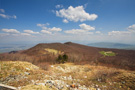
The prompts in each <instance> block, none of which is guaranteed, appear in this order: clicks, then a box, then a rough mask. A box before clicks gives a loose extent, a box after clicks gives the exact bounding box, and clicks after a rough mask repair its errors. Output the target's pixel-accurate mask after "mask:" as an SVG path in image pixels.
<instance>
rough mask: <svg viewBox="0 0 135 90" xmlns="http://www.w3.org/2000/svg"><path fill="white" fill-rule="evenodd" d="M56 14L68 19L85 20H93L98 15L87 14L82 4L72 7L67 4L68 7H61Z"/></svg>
mask: <svg viewBox="0 0 135 90" xmlns="http://www.w3.org/2000/svg"><path fill="white" fill-rule="evenodd" d="M56 16H58V17H62V18H65V19H67V20H69V21H74V22H78V21H81V22H83V21H87V20H95V19H96V18H97V17H98V15H96V14H89V13H87V12H86V11H85V10H84V7H83V6H78V7H75V8H74V7H72V6H69V7H68V9H61V10H59V11H56Z"/></svg>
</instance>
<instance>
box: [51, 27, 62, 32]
mask: <svg viewBox="0 0 135 90" xmlns="http://www.w3.org/2000/svg"><path fill="white" fill-rule="evenodd" d="M48 30H49V31H56V32H59V31H62V29H61V28H56V27H53V28H48Z"/></svg>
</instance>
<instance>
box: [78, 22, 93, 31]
mask: <svg viewBox="0 0 135 90" xmlns="http://www.w3.org/2000/svg"><path fill="white" fill-rule="evenodd" d="M79 26H80V28H81V29H83V30H88V31H89V30H95V28H94V27H91V26H90V25H86V24H85V23H83V24H80V25H79Z"/></svg>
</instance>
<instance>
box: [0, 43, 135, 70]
mask: <svg viewBox="0 0 135 90" xmlns="http://www.w3.org/2000/svg"><path fill="white" fill-rule="evenodd" d="M46 48H47V49H48V48H49V49H50V50H51V49H54V50H58V51H61V52H63V54H66V55H67V56H68V62H74V63H75V64H92V65H105V66H109V67H110V66H112V67H116V68H123V69H130V70H135V51H134V50H119V49H105V48H96V47H90V46H85V45H80V44H76V43H71V42H67V43H64V44H62V43H46V44H44V43H41V44H38V45H36V46H34V47H32V48H30V49H28V50H25V51H21V52H17V53H11V54H9V53H5V54H0V60H2V61H4V60H12V61H17V60H19V61H28V62H31V63H33V64H35V65H38V66H41V67H42V68H44V67H43V66H44V65H46V63H47V64H55V63H56V60H57V58H58V56H59V53H58V54H53V53H50V52H48V51H47V50H46ZM100 51H112V52H114V53H116V55H115V56H106V57H103V55H101V54H100V53H99V52H100Z"/></svg>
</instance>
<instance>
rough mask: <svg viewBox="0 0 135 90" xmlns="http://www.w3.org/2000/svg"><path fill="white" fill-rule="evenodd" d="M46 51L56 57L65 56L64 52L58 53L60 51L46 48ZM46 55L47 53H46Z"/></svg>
mask: <svg viewBox="0 0 135 90" xmlns="http://www.w3.org/2000/svg"><path fill="white" fill-rule="evenodd" d="M45 50H46V51H47V52H49V53H52V54H54V55H57V54H63V53H64V52H62V51H58V50H55V49H50V48H45ZM45 54H46V53H45Z"/></svg>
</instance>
